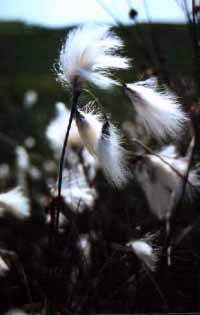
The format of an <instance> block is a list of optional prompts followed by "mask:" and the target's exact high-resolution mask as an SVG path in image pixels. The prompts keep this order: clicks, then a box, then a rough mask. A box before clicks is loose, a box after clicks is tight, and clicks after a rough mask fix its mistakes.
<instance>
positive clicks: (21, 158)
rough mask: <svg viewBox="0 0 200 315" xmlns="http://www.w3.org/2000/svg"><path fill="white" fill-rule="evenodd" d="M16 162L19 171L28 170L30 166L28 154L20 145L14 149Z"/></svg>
mask: <svg viewBox="0 0 200 315" xmlns="http://www.w3.org/2000/svg"><path fill="white" fill-rule="evenodd" d="M15 153H16V162H17V167H18V170H19V171H28V168H29V166H30V160H29V155H28V152H27V151H26V149H25V148H24V147H22V146H17V147H16V149H15Z"/></svg>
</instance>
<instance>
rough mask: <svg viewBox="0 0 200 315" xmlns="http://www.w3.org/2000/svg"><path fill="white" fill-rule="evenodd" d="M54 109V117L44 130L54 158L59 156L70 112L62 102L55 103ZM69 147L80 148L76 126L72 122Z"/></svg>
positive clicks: (80, 143)
mask: <svg viewBox="0 0 200 315" xmlns="http://www.w3.org/2000/svg"><path fill="white" fill-rule="evenodd" d="M55 107H56V116H55V118H54V119H53V120H52V121H51V122H50V123H49V125H48V127H47V129H46V137H47V139H48V141H49V143H50V145H51V148H52V149H53V151H54V152H55V155H56V157H58V156H60V152H61V149H62V146H63V142H64V138H65V133H66V128H67V123H68V120H69V116H70V112H69V110H68V109H67V108H66V106H65V104H64V103H62V102H57V103H56V104H55ZM68 145H69V147H76V148H80V147H81V146H82V142H81V138H80V136H79V132H78V130H77V127H76V124H75V122H74V121H72V126H71V129H70V134H69V139H68Z"/></svg>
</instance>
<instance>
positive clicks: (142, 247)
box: [127, 239, 158, 271]
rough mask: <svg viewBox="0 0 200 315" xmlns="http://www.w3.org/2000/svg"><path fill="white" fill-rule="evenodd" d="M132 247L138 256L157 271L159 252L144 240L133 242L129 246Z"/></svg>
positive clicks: (152, 269)
mask: <svg viewBox="0 0 200 315" xmlns="http://www.w3.org/2000/svg"><path fill="white" fill-rule="evenodd" d="M127 245H128V246H130V247H131V248H132V249H133V251H134V253H135V254H136V256H137V257H138V258H139V259H140V260H141V261H142V262H143V263H144V264H145V265H146V266H147V267H148V268H149V269H150V270H151V271H155V269H156V263H157V261H158V251H156V250H155V249H154V248H153V246H152V245H151V244H149V243H148V242H146V241H145V240H143V239H138V240H134V241H131V242H129V243H128V244H127Z"/></svg>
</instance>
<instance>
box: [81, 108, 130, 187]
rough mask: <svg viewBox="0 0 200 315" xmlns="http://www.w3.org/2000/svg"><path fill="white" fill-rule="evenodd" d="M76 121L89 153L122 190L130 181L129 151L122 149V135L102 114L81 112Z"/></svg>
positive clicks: (91, 110) (108, 177)
mask: <svg viewBox="0 0 200 315" xmlns="http://www.w3.org/2000/svg"><path fill="white" fill-rule="evenodd" d="M76 121H77V125H78V129H79V132H80V136H81V138H82V141H83V143H84V145H85V146H86V148H87V149H88V151H89V152H90V153H91V154H92V155H93V156H94V157H95V158H97V160H98V162H99V165H100V167H101V168H102V170H103V172H104V174H105V176H106V177H107V179H108V180H109V181H110V182H111V183H112V184H114V185H115V186H117V187H119V188H121V187H122V186H123V185H124V184H126V183H127V181H128V171H127V160H128V158H127V157H128V154H127V151H126V150H125V149H124V148H123V147H122V140H121V137H120V134H119V132H118V130H117V128H116V127H114V125H113V124H112V123H111V122H109V121H108V120H105V119H104V121H103V118H102V116H101V115H100V114H95V113H94V111H93V109H92V108H91V107H90V112H88V111H87V112H82V111H79V112H78V113H77V115H76Z"/></svg>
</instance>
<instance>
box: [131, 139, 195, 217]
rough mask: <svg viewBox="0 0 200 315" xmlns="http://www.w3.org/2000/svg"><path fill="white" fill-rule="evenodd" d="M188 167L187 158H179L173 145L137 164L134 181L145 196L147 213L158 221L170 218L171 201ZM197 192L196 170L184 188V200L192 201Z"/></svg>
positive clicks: (190, 173)
mask: <svg viewBox="0 0 200 315" xmlns="http://www.w3.org/2000/svg"><path fill="white" fill-rule="evenodd" d="M160 157H161V158H162V160H161V159H160ZM187 164H188V159H187V157H180V156H178V153H177V150H176V148H175V146H173V145H169V146H166V147H164V148H163V149H162V150H161V151H160V152H158V153H157V156H156V155H152V154H147V155H146V156H145V157H144V159H143V161H140V162H139V163H138V166H137V168H136V176H137V180H138V182H139V183H140V185H141V188H142V189H143V191H144V192H145V195H146V198H147V201H148V204H149V207H150V210H151V211H152V213H153V214H154V215H156V216H157V217H158V219H160V220H165V219H167V218H168V217H170V216H171V214H172V212H171V211H172V210H173V209H171V208H170V200H171V201H172V198H173V194H174V193H175V192H176V189H177V187H178V186H179V185H180V184H181V181H182V180H183V178H182V177H184V176H185V173H186V170H187ZM176 171H177V172H178V173H176ZM179 174H180V175H179ZM181 176H182V177H181ZM199 188H200V176H199V175H198V168H195V169H191V170H190V172H189V176H188V183H187V186H186V196H187V197H189V198H190V199H191V198H193V197H194V193H195V192H197V191H198V189H199Z"/></svg>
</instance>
